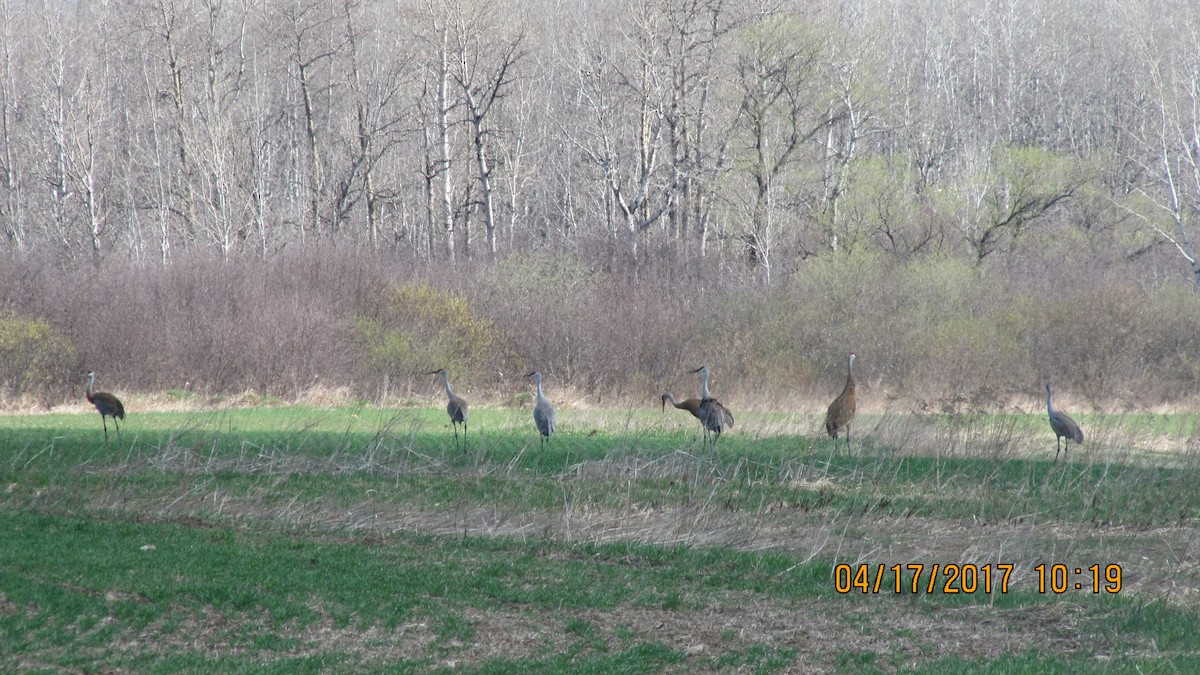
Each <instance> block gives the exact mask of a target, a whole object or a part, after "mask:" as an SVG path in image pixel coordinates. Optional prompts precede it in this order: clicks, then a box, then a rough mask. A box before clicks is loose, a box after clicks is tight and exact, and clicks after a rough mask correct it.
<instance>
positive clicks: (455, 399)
mask: <svg viewBox="0 0 1200 675" xmlns="http://www.w3.org/2000/svg"><path fill="white" fill-rule="evenodd" d="M426 374H427V375H441V376H442V384H444V385H446V398H448V399H450V402H449V403H447V404H446V413H447V414H449V415H450V428H452V429H454V447H455V448H457V447H458V425H460V424H461V425H462V427H463V441H464V442H465V441H466V440H467V412H468V411H467V402H466V401H464V400H462V398H461V397H459V396H458V395H457V394H455V393H454V390H452V389H451V388H450V376H449V375H447V374H446V369H445V368H438V369H437V370H435V371H433V372H432V373H426Z"/></svg>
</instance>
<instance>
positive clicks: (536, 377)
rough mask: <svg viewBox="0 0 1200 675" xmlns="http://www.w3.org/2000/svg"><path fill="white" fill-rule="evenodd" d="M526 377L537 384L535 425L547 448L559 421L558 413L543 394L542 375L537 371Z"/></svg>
mask: <svg viewBox="0 0 1200 675" xmlns="http://www.w3.org/2000/svg"><path fill="white" fill-rule="evenodd" d="M525 377H532V378H533V381H534V382H536V383H537V405H535V406H533V423H534V424H536V425H537V430H538V433H540V434H541V435H542V437H541V442H542V443H541V446H542V447H545V445H546V441H548V440H550V435H551V434H553V433H554V423H555V421H556V420H557V419H558V413H557V412H555V410H554V406H553V405H551V403H550V399H548V398H546V395H545V394H543V393H542V374H541V373H539V372H537V371H536V370H535V371H534V372H532V373H530V374H528V375H526V376H525Z"/></svg>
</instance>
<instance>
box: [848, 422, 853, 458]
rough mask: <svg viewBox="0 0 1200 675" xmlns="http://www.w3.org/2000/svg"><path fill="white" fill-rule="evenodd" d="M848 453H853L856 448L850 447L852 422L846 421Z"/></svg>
mask: <svg viewBox="0 0 1200 675" xmlns="http://www.w3.org/2000/svg"><path fill="white" fill-rule="evenodd" d="M846 454H847V455H853V454H854V450H853V449H851V448H850V423H849V422H847V423H846Z"/></svg>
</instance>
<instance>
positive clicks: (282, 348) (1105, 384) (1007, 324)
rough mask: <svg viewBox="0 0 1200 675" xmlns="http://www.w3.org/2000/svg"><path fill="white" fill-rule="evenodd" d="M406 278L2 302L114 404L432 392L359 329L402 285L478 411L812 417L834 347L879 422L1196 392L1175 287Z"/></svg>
mask: <svg viewBox="0 0 1200 675" xmlns="http://www.w3.org/2000/svg"><path fill="white" fill-rule="evenodd" d="M403 263H404V261H403V260H401V259H399V258H397V257H396V256H395V255H394V254H393V255H388V254H376V253H366V252H355V251H342V250H326V249H322V248H321V247H316V246H314V247H312V248H308V249H304V250H296V251H294V252H289V253H287V254H281V255H279V256H276V257H274V258H272V259H271V260H269V261H258V260H251V259H242V258H237V259H232V260H221V259H215V258H209V257H206V256H202V255H196V256H186V255H180V256H178V257H177V259H176V261H175V262H173V263H172V264H171V265H168V266H161V265H151V264H144V265H121V264H117V263H113V264H108V265H103V266H101V267H99V268H98V269H89V270H86V271H84V270H74V269H60V268H56V267H54V266H53V265H51V264H50V263H48V262H44V261H39V260H36V259H17V260H13V261H12V264H11V265H5V266H0V308H4V311H9V312H15V313H16V314H17V315H21V316H27V317H32V318H34V319H37V320H44V321H46V322H48V324H49V326H50V327H51V328H52V329H53V330H54V331H55V332H56V334H59V335H62V336H64V338H65V339H66V340H68V341H69V342H70V344H71V345H73V346H74V348H75V352H74V353H75V358H76V359H77V362H78V363H79V364H81V365H80V368H88V369H95V370H97V371H98V372H99V373H100V374H101V380H102V381H103V382H105V384H106V386H107V387H108V388H110V389H111V390H113V391H114V392H116V393H118V394H122V393H124V394H128V393H130V392H144V393H149V392H163V391H171V390H184V389H187V390H191V391H194V392H197V393H203V394H208V395H210V396H211V395H230V394H237V393H240V392H244V391H254V392H256V396H260V397H262V396H265V397H280V398H289V399H297V398H300V397H302V396H303V395H304V394H305V392H308V391H310V390H323V391H334V390H337V389H339V388H342V389H344V390H345V391H347V392H349V393H350V395H353V396H359V397H363V398H367V399H371V400H376V399H377V398H378V397H379V395H380V394H381V393H384V392H385V390H386V391H387V392H388V393H389V395H390V396H391V397H393V398H394V397H395V396H397V395H399V396H401V397H404V396H405V395H406V393H407V394H408V395H411V394H412V393H413V391H414V390H416V391H428V386H427V385H428V382H427V381H426V380H423V379H422V380H414V379H413V378H414V377H415V376H417V374H418V372H419V371H420V370H422V369H424V368H425V367H426V365H427V367H428V369H433V368H435V367H441V366H447V367H450V366H451V365H452V364H441V363H434V364H418V363H415V362H413V363H409V364H408V365H407V366H405V367H404V368H402V369H401V370H399V371H396V372H388V373H384V372H382V371H381V370H380V369H379V368H377V367H373V366H372V365H371V360H370V358H368V357H369V354H370V351H371V349H373V348H374V346H373V345H371V344H364V342H363V341H362V338H363V335H364V334H363V333H362V331H361V330H356V325H358V324H356V321H361V319H362V317H375V318H376V319H378V320H382V319H380V317H382V318H387V317H388V316H392V317H393V318H396V317H399V318H400V319H403V317H406V316H408V314H405V313H404V310H403V308H396V307H392V308H391V309H389V308H388V303H389V302H394V301H395V300H396V298H397V297H398V296H396V294H395V292H394V289H396V288H404V287H409V286H412V285H413V283H412V282H418V283H417V286H416V287H421V285H422V284H424V285H427V287H428V288H430V289H432V290H431V293H433V295H434V296H438V297H446V298H463V299H464V301H465V302H466V303H467V306H468V307H469V313H468V314H469V318H470V319H471V321H472V322H476V323H479V325H487V326H488V332H487V335H488V337H487V341H488V343H489V345H490V348H489V349H488V350H487V351H488V352H489V354H492V355H491V356H487V357H485V358H483V359H482V360H480V359H479V358H474V357H473V358H471V359H461V360H462V361H463V363H462V366H461V367H462V368H466V369H468V370H469V371H470V372H465V373H463V378H462V379H463V380H464V381H465V382H466V383H467V384H468V385H469V386H470V387H471V389H469V390H468V392H469V393H470V395H471V397H472V398H473V399H474V400H477V401H478V400H481V399H482V400H487V399H489V398H490V399H492V400H493V401H503V400H506V399H507V398H510V397H511V396H512V394H513V392H514V391H517V390H520V389H521V388H522V387H523V385H524V383H523V381H522V380H521V378H520V375H522V374H523V372H524V371H525V370H526V369H530V370H532V369H535V368H536V369H539V370H541V371H543V372H544V373H546V375H547V379H548V382H551V383H553V385H555V386H560V387H563V388H565V389H568V390H570V391H572V392H574V394H573V395H578V396H580V397H582V398H580V399H576V400H579V401H583V400H589V401H594V402H596V403H599V404H603V405H612V404H624V403H629V404H635V405H647V404H651V403H653V402H656V401H657V396H658V395H659V394H661V393H662V391H663V390H665V389H670V390H673V391H675V392H676V393H677V394H685V393H686V394H690V392H692V391H694V389H695V388H696V386H697V384H696V382H695V380H694V379H693V378H692V377H691V376H689V375H687V373H686V371H687V370H689V369H692V368H695V367H697V366H699V365H702V364H704V365H708V366H709V367H710V368H711V369H712V370H713V373H714V379H713V386H714V390H715V391H717V392H718V394H719V395H720V396H721V397H722V398H723V399H725V400H727V401H731V402H734V403H737V404H738V405H739V406H741V407H743V408H744V407H746V406H763V407H768V408H771V409H788V408H793V407H800V406H806V405H807V406H809V407H811V402H812V401H821V400H826V399H828V398H830V397H831V396H832V395H833V394H835V393H836V392H837V391H838V389H839V387H840V386H841V382H842V379H843V378H844V377H845V373H844V358H845V353H846V352H847V351H849V350H854V351H856V352H857V353H858V354H859V358H858V360H857V361H856V362H855V369H856V375H857V379H858V381H859V385H860V389H861V391H862V394H861V396H860V398H861V399H862V401H863V405H864V406H865V407H866V409H870V408H872V407H874V408H875V410H879V409H880V407H889V406H893V405H901V406H902V407H906V408H907V409H910V410H920V411H926V412H938V413H953V414H956V413H967V412H978V411H995V410H1003V409H1011V408H1012V406H1016V407H1017V409H1018V410H1025V409H1029V406H1032V405H1037V402H1038V401H1040V399H1041V396H1042V391H1043V386H1044V384H1045V382H1052V383H1053V384H1054V385H1055V388H1056V392H1058V393H1059V395H1060V397H1061V399H1062V401H1063V402H1064V404H1065V405H1071V406H1073V407H1074V409H1075V410H1079V407H1080V405H1082V403H1081V402H1087V403H1090V404H1092V405H1093V406H1097V407H1129V406H1133V407H1139V408H1144V409H1153V408H1155V407H1156V406H1159V405H1161V404H1164V403H1167V402H1170V401H1173V400H1177V399H1178V397H1179V396H1180V395H1181V394H1183V395H1186V393H1187V392H1192V391H1195V390H1196V389H1197V388H1198V385H1200V358H1198V357H1196V356H1195V355H1196V354H1198V353H1200V349H1198V347H1200V337H1198V336H1200V295H1198V294H1196V293H1195V292H1194V291H1192V290H1191V289H1190V287H1189V286H1188V285H1187V284H1186V282H1181V283H1180V284H1178V285H1175V284H1170V283H1157V284H1138V283H1135V282H1133V281H1130V280H1127V279H1126V278H1124V277H1123V276H1121V275H1119V274H1115V273H1113V274H1108V275H1104V276H1099V277H1096V278H1092V277H1089V276H1078V277H1072V276H1069V275H1066V276H1063V275H1057V276H1056V275H1055V274H1049V275H1047V276H1046V277H1045V278H1044V279H1041V280H1038V279H1033V278H1029V277H1028V276H1017V277H1014V276H1009V275H1007V274H1005V273H1004V272H1002V271H995V270H989V269H986V268H980V267H975V266H972V265H969V264H967V263H964V262H961V261H956V260H943V259H937V258H927V259H919V258H914V259H911V260H908V261H899V260H897V259H895V258H892V257H887V256H883V255H881V254H874V253H847V254H844V255H837V256H824V257H821V258H817V259H814V260H811V261H807V262H805V263H803V264H801V265H799V266H798V267H797V268H796V269H795V270H794V271H793V272H792V274H791V277H790V279H788V280H787V281H785V282H782V283H778V284H776V285H774V286H769V287H766V286H763V285H761V284H759V283H757V282H755V281H754V279H753V278H751V277H749V276H741V275H738V274H723V273H720V272H719V270H716V269H705V268H703V267H691V266H688V267H684V266H676V265H672V264H664V265H662V266H661V267H658V268H653V269H645V270H640V271H638V272H637V273H636V274H634V273H631V272H630V271H629V270H625V269H620V270H618V271H616V272H606V271H604V270H602V269H599V268H596V267H594V266H591V265H589V264H587V263H585V262H584V261H583V260H582V259H581V258H577V257H574V256H572V255H570V254H567V253H557V254H551V253H539V254H535V255H528V256H522V257H516V256H513V257H510V258H508V259H505V260H502V261H500V262H499V263H498V264H494V265H493V264H478V265H471V264H463V265H461V266H459V267H449V266H436V267H413V266H412V265H411V264H403ZM456 302H457V301H456ZM400 319H397V320H400ZM432 320H433V321H435V323H436V321H437V318H436V316H434V317H433V319H432ZM460 323H461V322H460ZM380 325H383V324H382V323H381V324H380ZM472 325H475V323H472ZM359 328H361V326H359ZM445 329H448V330H454V329H453V327H445ZM424 334H425V333H421V335H424ZM431 334H433V333H431ZM426 346H429V347H431V348H432V347H437V345H426ZM472 350H474V351H479V350H478V349H476V348H475V347H472ZM426 351H429V350H428V349H427V350H426ZM434 351H435V352H436V351H437V350H434ZM442 352H446V353H447V354H452V353H453V350H450V351H449V352H447V351H446V350H444V349H443V350H442ZM438 353H441V352H438ZM496 354H503V355H504V356H503V357H499V356H495V355H496ZM447 358H452V357H447ZM418 366H419V367H418ZM409 370H412V371H413V372H411V373H410V372H407V371H409ZM385 375H386V376H387V377H388V378H390V380H388V382H389V386H390V389H387V388H386V387H383V383H384V382H385V378H384V376H385ZM64 377H65V376H64ZM420 377H423V375H420ZM80 386H81V385H79V384H77V383H76V384H71V383H66V384H65V385H64V387H63V388H62V389H61V390H60V393H59V394H58V395H59V396H77V395H78V394H79V393H80V389H79V387H80ZM14 395H17V396H19V395H20V392H17V393H16V394H14Z"/></svg>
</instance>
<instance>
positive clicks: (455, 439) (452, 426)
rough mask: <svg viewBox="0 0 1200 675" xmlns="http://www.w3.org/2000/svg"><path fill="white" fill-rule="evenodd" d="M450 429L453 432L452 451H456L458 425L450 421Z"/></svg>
mask: <svg viewBox="0 0 1200 675" xmlns="http://www.w3.org/2000/svg"><path fill="white" fill-rule="evenodd" d="M450 428H451V429H453V430H454V449H455V450H457V449H458V424H457V423H455V422H454V421H453V420H451V421H450Z"/></svg>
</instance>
